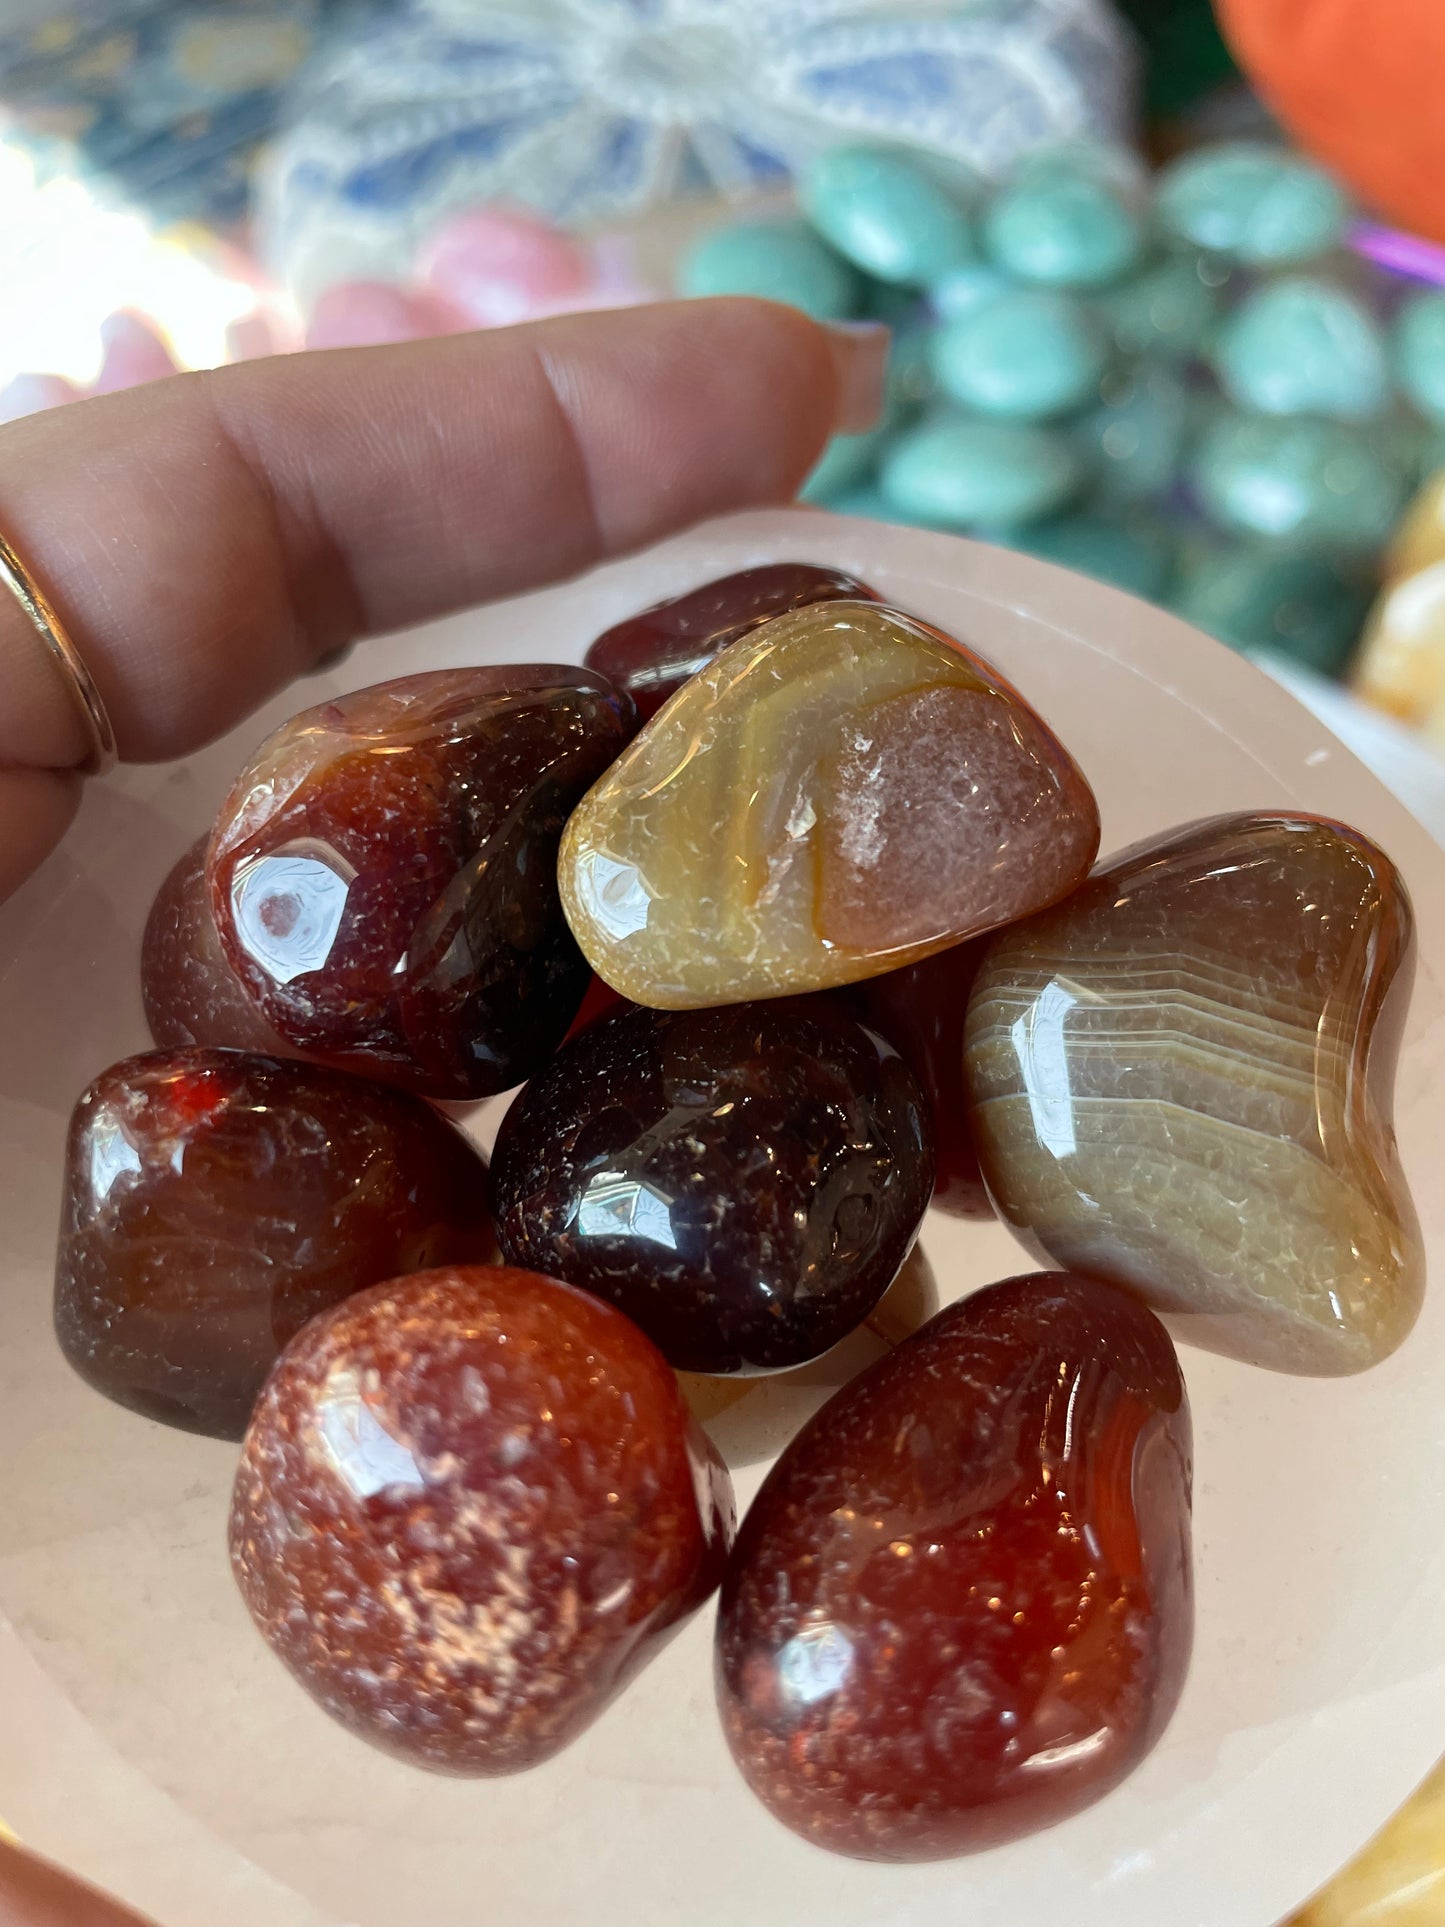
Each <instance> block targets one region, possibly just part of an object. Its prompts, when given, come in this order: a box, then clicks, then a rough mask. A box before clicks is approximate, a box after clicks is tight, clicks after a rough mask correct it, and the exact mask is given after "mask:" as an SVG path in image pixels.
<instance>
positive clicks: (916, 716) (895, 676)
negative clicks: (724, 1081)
mask: <svg viewBox="0 0 1445 1927" xmlns="http://www.w3.org/2000/svg"><path fill="white" fill-rule="evenodd" d="M1098 822H1099V819H1098V812H1097V808H1096V806H1095V803H1094V798H1093V795H1092V793H1091V791H1090V790H1089V787H1088V785H1087V783H1086V782H1085V781H1084V778H1083V776H1082V775H1081V773H1080V771H1079V769H1078V767H1077V765H1076V764H1075V763H1074V762H1073V760H1072V759H1071V758H1070V756H1069V755H1068V753H1067V751H1066V750H1065V749H1064V748H1063V746H1062V744H1060V743H1059V741H1058V740H1057V738H1056V737H1055V736H1053V734H1052V733H1051V732H1050V731H1049V730H1048V728H1047V727H1046V726H1045V725H1044V723H1043V722H1042V721H1041V720H1040V719H1039V717H1038V716H1037V715H1035V713H1034V712H1033V711H1032V710H1031V709H1030V708H1029V707H1028V705H1027V704H1026V703H1025V702H1024V700H1023V698H1022V697H1021V696H1019V695H1018V693H1017V692H1016V691H1015V690H1014V689H1012V688H1011V687H1010V686H1009V685H1008V684H1007V683H1005V682H1004V681H1003V679H1002V678H1001V677H1000V676H999V675H998V674H997V673H996V671H994V670H993V669H992V668H990V667H989V665H988V664H987V663H985V662H984V661H983V660H982V658H981V657H978V656H975V655H974V654H973V653H972V652H971V651H969V650H967V649H965V648H963V647H962V646H961V645H959V644H958V643H956V642H954V641H952V640H951V639H950V638H949V637H947V636H945V635H943V634H941V633H940V632H938V631H936V630H932V629H929V628H928V627H926V625H924V624H922V623H919V622H915V621H913V620H912V619H911V618H910V617H907V616H904V615H901V614H899V613H898V611H896V610H892V609H885V608H883V607H881V606H879V605H877V604H874V603H867V602H838V603H827V604H822V605H819V606H817V607H814V608H809V609H800V610H797V611H796V612H795V613H793V614H792V615H787V616H780V617H778V618H777V619H776V620H775V621H773V622H770V623H768V624H766V625H765V626H764V627H763V628H761V629H758V630H756V631H754V632H753V634H752V635H749V636H744V637H743V638H742V639H741V640H740V641H738V642H735V643H732V644H731V645H730V646H729V647H728V648H727V649H725V650H724V651H723V652H722V654H721V655H720V656H718V657H717V659H716V660H715V661H714V662H712V663H711V664H709V666H708V667H707V668H706V669H704V670H703V671H702V672H701V674H699V675H697V676H695V677H694V678H693V680H692V681H691V682H690V683H688V684H687V686H686V687H685V688H684V689H682V690H680V691H679V692H678V694H677V696H676V697H675V698H674V700H673V701H672V702H671V703H670V704H669V705H668V707H667V708H666V709H665V710H664V711H663V712H662V714H661V715H658V716H655V717H654V718H653V719H652V721H651V722H650V723H648V724H647V726H646V727H645V729H644V730H643V732H642V734H641V735H640V736H639V737H638V738H637V740H636V742H635V743H634V744H632V746H631V747H630V748H629V750H628V751H627V752H626V754H625V755H624V756H623V757H621V758H620V760H619V761H618V762H617V763H616V764H615V765H614V767H613V768H612V769H611V770H610V771H609V772H608V774H607V776H606V777H605V778H604V779H603V781H602V782H600V783H599V784H598V785H597V787H596V788H595V789H594V790H593V791H592V793H591V794H590V796H588V798H587V800H586V802H585V803H584V804H583V805H582V807H581V808H580V809H579V810H578V811H577V812H576V814H575V815H574V816H573V818H572V820H571V821H570V822H569V824H568V825H567V829H566V833H565V834H564V836H563V839H562V851H561V857H560V860H559V874H560V877H561V884H562V896H563V901H564V903H565V905H566V909H567V916H568V919H569V921H570V922H571V925H572V928H573V929H574V931H576V933H577V938H578V941H579V942H580V943H581V945H582V948H583V950H584V951H585V952H586V953H587V956H588V959H589V961H590V962H591V964H592V966H593V968H594V969H595V970H596V972H597V974H598V975H599V976H600V977H604V978H606V980H607V982H608V983H610V984H611V985H612V986H613V987H614V989H617V990H620V991H621V992H622V994H623V995H624V996H626V997H630V998H631V999H632V1000H633V1001H634V1002H635V1003H643V1004H653V1005H657V1006H660V1007H663V1008H689V1007H693V1006H701V1005H710V1004H726V1003H739V1002H742V1001H743V1000H745V999H748V998H753V997H760V996H777V995H781V994H783V993H785V992H789V991H802V990H819V989H824V988H827V987H828V986H830V985H833V984H839V983H847V982H851V981H853V980H855V979H857V978H859V977H868V976H875V975H877V974H878V972H880V971H882V970H887V969H891V968H894V967H896V966H898V965H901V964H905V963H912V962H914V961H916V959H917V958H919V957H922V956H927V955H928V954H929V953H930V952H932V951H934V950H941V949H943V948H945V947H946V946H947V945H948V944H950V943H954V942H956V941H958V940H959V939H960V938H963V937H968V936H974V935H977V934H978V933H979V932H981V931H983V930H987V929H992V928H993V927H995V926H996V925H998V924H1000V923H1005V922H1007V921H1009V920H1010V919H1011V918H1013V917H1017V916H1021V915H1024V914H1026V913H1027V911H1028V910H1030V909H1032V908H1035V907H1038V906H1040V905H1042V904H1044V903H1050V902H1053V901H1054V899H1055V898H1057V897H1059V896H1061V895H1062V894H1063V893H1064V892H1065V891H1066V890H1068V889H1070V888H1071V887H1072V886H1073V885H1074V884H1075V883H1077V882H1078V881H1079V880H1080V878H1081V877H1082V876H1083V875H1084V874H1085V873H1086V871H1087V869H1088V865H1089V864H1090V862H1091V861H1092V860H1093V855H1094V851H1095V849H1096V848H1097V842H1098V834H1099V830H1098Z"/></svg>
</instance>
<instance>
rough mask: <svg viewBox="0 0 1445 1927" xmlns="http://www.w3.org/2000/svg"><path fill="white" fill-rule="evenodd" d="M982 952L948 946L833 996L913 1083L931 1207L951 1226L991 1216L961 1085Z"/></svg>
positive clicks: (980, 947) (978, 946)
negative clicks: (890, 1051) (928, 1133)
mask: <svg viewBox="0 0 1445 1927" xmlns="http://www.w3.org/2000/svg"><path fill="white" fill-rule="evenodd" d="M983 952H984V945H983V944H982V943H961V944H955V945H954V946H953V948H952V949H950V950H940V951H939V952H938V954H937V955H936V956H933V957H925V958H924V959H923V961H922V962H921V963H916V964H908V965H906V966H905V968H904V969H902V970H890V971H887V972H886V973H885V974H884V975H883V976H881V977H868V978H866V979H865V980H864V981H863V982H862V983H860V984H853V985H850V986H849V987H848V989H847V990H846V991H844V992H841V993H839V994H840V995H841V996H843V997H844V998H845V999H846V1001H847V1005H848V1008H849V1009H850V1010H852V1011H854V1012H855V1014H856V1015H857V1016H858V1018H859V1019H860V1020H861V1021H862V1022H863V1023H865V1024H867V1025H868V1026H869V1028H870V1029H872V1030H876V1031H877V1032H878V1034H879V1036H880V1037H886V1038H887V1040H888V1042H889V1043H890V1044H891V1045H892V1046H893V1048H894V1049H895V1050H896V1051H897V1052H898V1054H899V1056H900V1057H901V1058H902V1059H903V1061H904V1063H905V1064H906V1065H907V1066H908V1068H909V1069H910V1070H911V1071H912V1072H913V1074H914V1076H915V1077H916V1078H917V1079H918V1082H919V1085H920V1086H921V1088H922V1091H923V1096H924V1101H925V1103H926V1104H927V1107H928V1116H929V1122H930V1124H931V1126H932V1132H933V1152H934V1177H933V1198H932V1200H931V1202H932V1204H933V1206H934V1208H935V1209H936V1210H939V1211H946V1212H948V1214H949V1215H950V1216H951V1217H957V1218H992V1216H993V1207H992V1206H991V1205H990V1203H989V1201H988V1193H987V1192H986V1191H985V1189H984V1184H983V1178H982V1175H981V1174H980V1172H979V1168H978V1153H977V1151H976V1150H975V1149H974V1146H973V1130H972V1126H971V1125H970V1123H969V1113H968V1092H967V1089H966V1087H965V1085H964V1081H963V1021H964V1016H965V1013H966V1012H967V1009H968V993H969V991H970V989H971V988H972V986H973V979H974V974H975V972H976V971H977V969H978V966H979V963H980V961H981V960H982V957H983Z"/></svg>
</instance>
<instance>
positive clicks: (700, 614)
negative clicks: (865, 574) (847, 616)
mask: <svg viewBox="0 0 1445 1927" xmlns="http://www.w3.org/2000/svg"><path fill="white" fill-rule="evenodd" d="M839 439H840V440H847V441H863V440H864V439H865V437H863V436H861V435H850V436H844V437H840V438H839ZM872 599H873V591H872V590H871V589H870V588H869V587H868V586H867V584H866V583H862V582H859V581H858V580H857V579H856V577H854V576H851V575H844V574H843V572H842V571H841V570H839V569H822V568H818V567H817V566H815V564H813V563H811V562H768V563H764V564H763V565H762V567H760V568H756V569H739V570H738V572H737V573H736V574H735V575H724V576H720V577H719V578H718V579H717V581H715V582H705V583H703V585H702V586H701V588H697V589H689V590H688V591H687V593H686V594H685V595H680V596H673V597H672V598H671V599H670V600H669V601H667V602H658V603H655V604H654V605H653V607H652V608H650V609H644V610H643V612H642V614H641V615H638V616H629V617H628V619H627V620H626V621H625V622H619V623H617V624H616V625H615V626H614V627H613V628H611V629H607V630H604V632H603V633H602V634H601V635H600V636H599V637H598V638H597V640H596V641H595V642H594V643H593V644H592V646H591V648H589V649H588V651H587V654H586V657H585V658H584V660H585V661H586V664H587V666H588V668H589V669H595V670H596V671H597V673H598V674H599V675H602V676H606V677H607V679H608V681H609V682H611V683H613V684H614V685H615V686H616V687H617V688H618V689H621V690H623V691H625V692H626V694H627V695H629V696H630V697H631V698H632V700H633V702H634V703H635V704H636V705H637V713H638V714H639V716H641V717H642V718H643V719H644V721H645V720H646V719H647V718H648V717H650V716H655V715H656V714H657V712H658V710H659V709H661V707H662V705H663V704H664V703H665V702H666V701H667V699H668V697H669V696H670V695H672V693H673V691H674V690H676V689H680V688H681V687H682V685H683V684H684V683H685V682H686V681H687V679H688V677H689V676H695V675H696V674H697V672H698V670H699V669H702V668H704V667H705V666H706V665H707V664H708V663H710V662H711V661H712V659H713V657H714V656H715V655H717V653H718V651H719V650H720V649H725V648H726V647H727V645H728V644H729V643H730V642H736V641H737V639H738V637H739V636H745V635H746V634H747V633H748V631H749V630H750V629H756V628H757V626H758V624H759V623H762V622H769V621H771V619H772V618H773V617H774V616H781V615H786V614H787V613H788V612H789V611H790V610H793V609H805V608H807V607H808V606H809V605H810V604H812V603H815V602H845V601H846V602H856V601H859V600H865V601H867V600H872Z"/></svg>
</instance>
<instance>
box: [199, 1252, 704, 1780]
mask: <svg viewBox="0 0 1445 1927" xmlns="http://www.w3.org/2000/svg"><path fill="white" fill-rule="evenodd" d="M732 1528H733V1499H732V1488H731V1485H730V1482H729V1480H728V1475H727V1472H726V1470H725V1469H724V1467H723V1465H722V1462H721V1460H720V1459H719V1458H718V1457H717V1455H716V1453H715V1452H714V1451H713V1448H712V1447H711V1446H710V1445H709V1444H708V1442H707V1440H706V1439H705V1437H704V1436H703V1434H702V1432H701V1430H700V1429H699V1427H698V1425H697V1423H696V1421H695V1420H694V1419H693V1417H692V1416H691V1414H690V1413H689V1411H688V1409H687V1406H686V1404H685V1403H684V1401H683V1397H682V1393H681V1390H680V1389H679V1387H678V1383H677V1380H676V1378H675V1377H674V1375H673V1373H672V1372H670V1371H669V1370H668V1368H667V1366H666V1365H665V1364H664V1362H663V1360H662V1358H661V1357H660V1356H659V1354H658V1353H657V1352H656V1350H654V1348H653V1346H652V1345H650V1344H649V1343H648V1341H647V1339H645V1338H644V1337H643V1335H642V1333H641V1332H640V1331H638V1330H637V1328H636V1326H634V1325H630V1324H629V1323H628V1322H627V1320H626V1319H625V1318H624V1317H623V1316H622V1315H621V1313H620V1312H616V1311H614V1310H613V1309H612V1307H611V1306H610V1305H604V1304H603V1303H602V1302H601V1301H600V1300H598V1299H596V1298H590V1297H588V1295H587V1294H586V1293H585V1292H580V1291H573V1290H571V1289H570V1288H569V1287H568V1286H567V1285H563V1284H559V1283H558V1282H557V1281H556V1280H555V1279H553V1278H539V1277H535V1276H533V1275H532V1274H530V1273H528V1272H523V1271H509V1270H506V1269H503V1268H500V1267H497V1268H493V1267H471V1268H463V1269H460V1270H443V1271H432V1272H427V1273H424V1274H422V1275H420V1276H418V1277H414V1278H407V1279H402V1280H400V1281H398V1282H396V1283H394V1284H391V1285H381V1286H378V1287H377V1288H376V1289H375V1290H372V1291H367V1292H363V1293H362V1294H361V1295H360V1296H359V1297H356V1298H353V1299H350V1300H349V1301H348V1302H347V1303H346V1304H344V1305H339V1306H337V1307H336V1309H335V1310H334V1311H332V1312H330V1313H327V1314H326V1315H325V1316H323V1317H321V1318H317V1319H314V1320H313V1321H312V1323H311V1324H310V1325H308V1326H307V1327H306V1329H305V1331H304V1332H302V1333H301V1335H300V1336H299V1337H298V1338H297V1339H296V1340H295V1342H294V1343H293V1344H292V1345H291V1346H290V1347H289V1348H288V1350H287V1351H286V1353H285V1355H284V1357H283V1358H282V1359H281V1361H280V1363H279V1364H278V1366H277V1367H276V1370H275V1371H274V1372H273V1373H272V1375H271V1377H270V1379H269V1380H268V1382H267V1385H266V1389H265V1391H264V1393H263V1394H262V1397H261V1400H260V1403H259V1404H258V1405H257V1407H256V1414H255V1417H254V1419H253V1420H252V1422H251V1427H250V1430H249V1431H248V1432H247V1435H246V1445H245V1451H244V1453H243V1455H242V1459H241V1466H240V1470H239V1473H238V1474H237V1478H236V1488H235V1497H234V1501H233V1505H232V1512H231V1563H232V1568H233V1570H234V1572H235V1575H236V1579H237V1582H238V1584H239V1586H240V1589H241V1593H242V1595H243V1597H244V1598H245V1601H246V1604H247V1605H248V1606H249V1608H250V1610H251V1614H252V1617H253V1618H254V1619H255V1621H256V1624H257V1626H258V1627H259V1628H260V1630H261V1633H262V1634H263V1636H264V1637H265V1639H266V1641H267V1643H268V1644H269V1645H270V1647H271V1649H272V1651H273V1652H275V1653H276V1654H277V1656H278V1657H279V1658H280V1659H281V1660H282V1661H283V1662H284V1664H285V1665H286V1666H287V1667H288V1668H289V1669H290V1671H291V1672H292V1673H293V1674H294V1675H295V1677H296V1678H297V1679H298V1680H299V1681H300V1682H301V1684H302V1685H303V1686H304V1687H305V1688H306V1690H307V1691H308V1692H309V1693H310V1694H311V1695H312V1697H313V1698H314V1699H316V1700H317V1701H319V1703H320V1704H321V1705H322V1706H323V1707H324V1708H325V1709H326V1711H327V1712H328V1713H330V1714H332V1715H333V1717H334V1718H336V1719H337V1720H339V1721H340V1722H341V1723H342V1724H343V1725H344V1726H346V1727H349V1728H350V1730H351V1731H352V1732H353V1733H357V1734H359V1735H360V1736H361V1738H363V1739H365V1740H370V1741H371V1742H372V1744H373V1745H375V1746H379V1747H381V1748H383V1749H384V1750H385V1751H386V1752H388V1753H393V1754H396V1755H398V1756H399V1757H400V1758H402V1759H404V1760H408V1761H410V1762H411V1763H412V1764H413V1765H415V1766H420V1767H428V1768H430V1769H432V1770H433V1771H435V1772H441V1773H466V1774H492V1773H511V1772H516V1771H518V1770H519V1769H520V1768H523V1767H528V1766H532V1765H535V1764H536V1762H537V1761H539V1760H544V1759H546V1758H547V1757H548V1756H549V1755H550V1754H553V1753H555V1752H557V1751H558V1749H559V1748H561V1747H563V1746H565V1745H567V1743H568V1742H569V1741H570V1740H572V1739H574V1738H575V1737H576V1735H577V1734H578V1733H580V1732H581V1731H582V1729H583V1728H584V1727H585V1726H587V1725H589V1724H590V1723H591V1721H592V1720H594V1719H595V1718H596V1717H597V1715H598V1714H599V1713H600V1712H601V1711H602V1709H603V1708H604V1707H605V1706H606V1705H607V1703H608V1702H609V1700H611V1699H612V1698H613V1697H614V1695H615V1694H617V1693H618V1692H619V1691H620V1690H621V1688H622V1687H623V1686H624V1685H625V1684H626V1683H627V1681H628V1680H629V1679H630V1678H631V1677H632V1676H633V1675H634V1674H635V1673H636V1672H637V1671H638V1670H639V1669H640V1668H641V1667H642V1666H643V1665H644V1664H645V1663H646V1662H647V1660H648V1659H650V1658H651V1656H652V1655H653V1653H654V1652H656V1650H657V1648H658V1647H659V1646H660V1645H661V1644H662V1642H663V1640H664V1638H665V1637H666V1636H667V1634H668V1633H669V1632H670V1630H671V1629H672V1628H673V1627H674V1626H675V1625H676V1624H677V1622H678V1621H679V1620H680V1619H682V1618H683V1617H684V1616H685V1615H686V1614H688V1613H690V1612H691V1611H692V1610H693V1608H694V1607H696V1606H698V1605H700V1604H701V1602H702V1601H703V1600H704V1599H705V1598H706V1597H707V1596H708V1594H709V1593H710V1592H711V1591H712V1590H713V1588H714V1587H715V1586H716V1584H717V1582H718V1578H719V1575H720V1572H721V1569H722V1564H723V1560H724V1558H725V1556H726V1553H727V1548H728V1545H729V1543H730V1541H731V1538H732Z"/></svg>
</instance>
